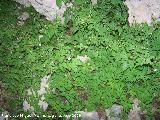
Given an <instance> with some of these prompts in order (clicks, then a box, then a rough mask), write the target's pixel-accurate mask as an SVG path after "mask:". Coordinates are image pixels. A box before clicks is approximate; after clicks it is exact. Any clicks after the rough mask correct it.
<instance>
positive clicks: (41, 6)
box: [15, 0, 72, 22]
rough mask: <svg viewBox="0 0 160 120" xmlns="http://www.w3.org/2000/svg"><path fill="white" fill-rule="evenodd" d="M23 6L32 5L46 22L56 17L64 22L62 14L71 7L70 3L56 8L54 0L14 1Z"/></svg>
mask: <svg viewBox="0 0 160 120" xmlns="http://www.w3.org/2000/svg"><path fill="white" fill-rule="evenodd" d="M15 1H17V2H19V3H20V4H23V5H25V6H29V5H32V6H33V7H34V8H35V10H36V11H37V12H39V13H40V14H42V15H44V16H46V19H47V20H50V21H53V20H54V19H55V18H56V17H60V18H61V20H62V22H63V21H64V18H63V14H64V12H65V11H66V10H67V8H68V7H71V6H72V3H67V4H64V2H62V5H61V7H58V6H57V4H56V0H15Z"/></svg>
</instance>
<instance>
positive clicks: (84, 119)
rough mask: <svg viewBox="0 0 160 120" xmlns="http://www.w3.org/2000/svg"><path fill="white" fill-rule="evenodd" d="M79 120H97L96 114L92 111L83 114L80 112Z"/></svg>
mask: <svg viewBox="0 0 160 120" xmlns="http://www.w3.org/2000/svg"><path fill="white" fill-rule="evenodd" d="M80 114H81V120H99V116H98V113H97V112H95V111H93V112H84V111H81V112H80Z"/></svg>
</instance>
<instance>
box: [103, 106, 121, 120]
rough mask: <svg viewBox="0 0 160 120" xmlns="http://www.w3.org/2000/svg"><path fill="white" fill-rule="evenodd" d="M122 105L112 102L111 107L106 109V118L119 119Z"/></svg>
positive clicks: (110, 119) (109, 119)
mask: <svg viewBox="0 0 160 120" xmlns="http://www.w3.org/2000/svg"><path fill="white" fill-rule="evenodd" d="M121 112H122V106H120V105H116V104H114V105H113V106H112V107H111V109H106V114H107V117H108V120H120V119H121Z"/></svg>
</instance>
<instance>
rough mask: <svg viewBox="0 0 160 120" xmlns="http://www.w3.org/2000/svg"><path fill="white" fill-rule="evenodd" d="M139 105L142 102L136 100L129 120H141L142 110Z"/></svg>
mask: <svg viewBox="0 0 160 120" xmlns="http://www.w3.org/2000/svg"><path fill="white" fill-rule="evenodd" d="M139 103H140V101H139V100H138V99H135V100H134V101H133V108H132V109H131V110H130V112H129V116H128V119H129V120H141V116H140V114H141V110H140V107H139Z"/></svg>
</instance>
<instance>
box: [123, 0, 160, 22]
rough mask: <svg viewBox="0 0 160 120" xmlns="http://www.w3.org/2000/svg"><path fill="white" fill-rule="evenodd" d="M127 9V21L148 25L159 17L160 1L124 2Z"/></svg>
mask: <svg viewBox="0 0 160 120" xmlns="http://www.w3.org/2000/svg"><path fill="white" fill-rule="evenodd" d="M124 3H125V4H126V5H127V7H128V8H129V10H128V13H129V17H128V21H129V23H130V24H133V23H148V24H151V22H152V21H153V18H154V19H158V18H159V17H160V0H126V1H125V2H124Z"/></svg>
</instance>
